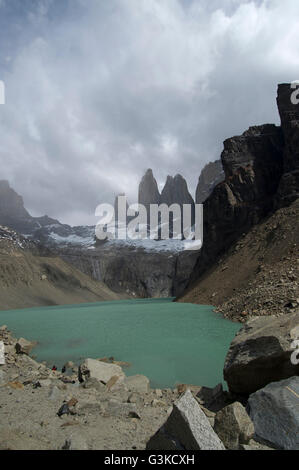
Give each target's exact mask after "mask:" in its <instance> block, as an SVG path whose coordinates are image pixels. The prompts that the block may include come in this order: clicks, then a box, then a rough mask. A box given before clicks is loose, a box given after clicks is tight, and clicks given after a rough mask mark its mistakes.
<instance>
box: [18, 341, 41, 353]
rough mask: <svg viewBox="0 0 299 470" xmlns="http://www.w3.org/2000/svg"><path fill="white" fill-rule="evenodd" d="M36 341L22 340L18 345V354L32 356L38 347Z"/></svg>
mask: <svg viewBox="0 0 299 470" xmlns="http://www.w3.org/2000/svg"><path fill="white" fill-rule="evenodd" d="M36 344H37V343H36V342H35V341H27V340H26V339H24V338H20V339H19V340H18V341H17V343H16V353H17V354H27V355H28V354H30V352H31V350H32V349H33V348H34V347H35V346H36Z"/></svg>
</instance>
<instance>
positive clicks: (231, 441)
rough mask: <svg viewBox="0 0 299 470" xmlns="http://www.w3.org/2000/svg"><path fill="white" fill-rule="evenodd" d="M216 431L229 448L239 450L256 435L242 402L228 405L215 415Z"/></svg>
mask: <svg viewBox="0 0 299 470" xmlns="http://www.w3.org/2000/svg"><path fill="white" fill-rule="evenodd" d="M214 431H215V432H216V433H217V434H218V436H219V438H220V439H221V441H222V442H223V444H224V445H225V447H226V448H227V449H230V450H238V449H239V448H240V446H241V444H248V442H249V441H250V439H252V438H253V436H254V426H253V423H252V421H251V419H250V417H249V416H248V414H247V412H246V410H245V408H244V406H243V405H241V403H239V402H235V403H232V404H231V405H228V406H226V407H225V408H223V409H222V410H221V411H218V413H217V414H216V416H215V424H214Z"/></svg>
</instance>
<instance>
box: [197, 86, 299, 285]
mask: <svg viewBox="0 0 299 470" xmlns="http://www.w3.org/2000/svg"><path fill="white" fill-rule="evenodd" d="M292 92H293V90H292V89H291V87H290V85H279V87H278V97H277V103H278V107H279V112H280V116H281V121H282V125H281V127H277V126H274V125H271V124H266V125H263V126H255V127H251V128H249V129H248V130H247V131H246V132H244V134H242V135H241V136H238V137H233V138H231V139H227V140H226V141H225V142H224V150H223V152H222V155H221V161H222V165H223V169H224V173H225V180H224V181H223V182H222V183H220V184H218V185H217V186H216V187H215V189H214V190H213V192H212V194H211V195H210V196H209V197H208V199H207V200H206V201H205V203H204V240H203V248H202V250H201V253H200V255H199V257H198V260H197V263H196V267H195V270H194V273H193V275H192V281H193V282H194V281H195V280H196V279H198V278H199V277H200V276H201V275H202V274H203V273H204V272H205V271H206V270H207V269H208V268H209V267H210V266H211V265H212V264H213V263H214V262H215V261H216V260H217V259H218V258H219V257H220V256H221V255H223V254H224V253H225V252H226V251H227V249H228V248H229V247H230V246H231V245H232V244H233V243H234V242H236V241H237V240H238V239H239V238H240V236H241V235H243V234H244V233H247V232H248V231H249V230H250V228H251V227H252V226H253V225H255V224H258V223H259V222H261V221H262V219H263V218H264V217H265V216H266V215H268V214H270V213H272V212H273V211H274V210H276V209H277V206H284V205H287V204H289V203H290V202H292V201H294V200H295V199H296V198H297V197H298V187H299V186H298V154H299V152H298V142H299V130H298V129H299V126H298V122H299V121H298V117H299V114H298V108H296V107H295V106H294V105H292V103H291V93H292Z"/></svg>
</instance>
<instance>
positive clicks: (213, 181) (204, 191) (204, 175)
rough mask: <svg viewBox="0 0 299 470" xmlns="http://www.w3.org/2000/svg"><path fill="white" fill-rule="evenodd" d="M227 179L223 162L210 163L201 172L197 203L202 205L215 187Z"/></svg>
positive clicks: (197, 189)
mask: <svg viewBox="0 0 299 470" xmlns="http://www.w3.org/2000/svg"><path fill="white" fill-rule="evenodd" d="M224 178H225V175H224V171H223V167H222V162H221V160H216V161H215V162H210V163H208V164H207V165H206V166H205V167H204V168H203V169H202V171H201V174H200V176H199V179H198V184H197V188H196V195H195V202H196V204H202V203H203V202H204V201H205V200H206V199H207V198H208V197H209V196H210V194H211V193H212V191H213V189H214V188H215V186H217V184H218V183H221V181H223V180H224Z"/></svg>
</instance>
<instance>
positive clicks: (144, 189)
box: [138, 168, 160, 215]
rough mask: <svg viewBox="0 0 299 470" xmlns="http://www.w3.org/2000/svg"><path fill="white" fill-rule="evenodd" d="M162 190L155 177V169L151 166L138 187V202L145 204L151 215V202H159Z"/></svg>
mask: <svg viewBox="0 0 299 470" xmlns="http://www.w3.org/2000/svg"><path fill="white" fill-rule="evenodd" d="M159 202H160V192H159V189H158V184H157V181H156V179H155V178H154V175H153V171H152V170H151V169H150V168H149V169H148V170H147V172H146V173H145V175H144V176H143V178H142V180H141V182H140V184H139V189H138V203H139V204H143V205H144V206H145V207H146V209H147V213H148V215H149V207H150V205H151V204H159Z"/></svg>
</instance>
